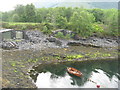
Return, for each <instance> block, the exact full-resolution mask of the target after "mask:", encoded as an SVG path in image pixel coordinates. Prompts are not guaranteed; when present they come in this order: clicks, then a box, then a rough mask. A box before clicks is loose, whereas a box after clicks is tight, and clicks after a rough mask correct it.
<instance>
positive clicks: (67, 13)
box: [0, 4, 119, 37]
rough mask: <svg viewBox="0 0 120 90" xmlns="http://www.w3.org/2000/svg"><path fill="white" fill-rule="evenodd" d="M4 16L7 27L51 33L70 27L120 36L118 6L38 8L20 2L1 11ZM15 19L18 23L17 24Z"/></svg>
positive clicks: (84, 32) (80, 31)
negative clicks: (9, 8) (106, 7)
mask: <svg viewBox="0 0 120 90" xmlns="http://www.w3.org/2000/svg"><path fill="white" fill-rule="evenodd" d="M0 15H2V21H3V23H2V24H3V28H13V29H19V30H26V29H35V30H36V29H38V30H41V31H43V32H45V33H51V30H56V29H68V30H72V31H74V32H76V33H77V34H78V35H80V36H84V37H88V36H90V35H92V34H93V33H94V32H95V33H97V34H98V35H99V34H100V35H102V34H106V35H111V36H118V35H119V33H118V10H117V9H84V8H79V7H74V8H71V7H68V8H66V7H55V8H35V6H34V5H33V4H27V5H17V6H16V7H15V10H13V11H9V12H0ZM4 22H10V23H4ZM11 22H15V23H14V25H13V23H11ZM17 22H22V23H23V24H21V23H17ZM31 22H33V23H31ZM25 23H26V24H25ZM36 23H37V24H36ZM101 25H102V26H101ZM58 37H59V35H58ZM61 37H62V36H61ZM66 37H69V35H67V36H66Z"/></svg>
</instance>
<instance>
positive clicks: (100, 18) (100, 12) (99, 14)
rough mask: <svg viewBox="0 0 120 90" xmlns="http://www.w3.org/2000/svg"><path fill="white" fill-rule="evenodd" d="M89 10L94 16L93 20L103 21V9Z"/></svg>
mask: <svg viewBox="0 0 120 90" xmlns="http://www.w3.org/2000/svg"><path fill="white" fill-rule="evenodd" d="M88 11H89V12H91V13H93V15H94V17H95V22H102V21H103V17H104V11H103V10H102V9H98V8H97V9H92V10H88Z"/></svg>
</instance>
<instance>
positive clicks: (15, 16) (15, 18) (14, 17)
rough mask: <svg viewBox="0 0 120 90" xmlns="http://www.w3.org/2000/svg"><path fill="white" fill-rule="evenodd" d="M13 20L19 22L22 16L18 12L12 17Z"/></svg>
mask: <svg viewBox="0 0 120 90" xmlns="http://www.w3.org/2000/svg"><path fill="white" fill-rule="evenodd" d="M12 21H13V22H19V21H20V17H19V15H18V14H14V15H13V17H12Z"/></svg>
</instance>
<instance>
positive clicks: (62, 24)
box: [56, 15, 67, 29]
mask: <svg viewBox="0 0 120 90" xmlns="http://www.w3.org/2000/svg"><path fill="white" fill-rule="evenodd" d="M56 25H57V27H58V28H63V29H65V28H66V26H67V19H66V17H63V16H60V15H59V16H57V18H56Z"/></svg>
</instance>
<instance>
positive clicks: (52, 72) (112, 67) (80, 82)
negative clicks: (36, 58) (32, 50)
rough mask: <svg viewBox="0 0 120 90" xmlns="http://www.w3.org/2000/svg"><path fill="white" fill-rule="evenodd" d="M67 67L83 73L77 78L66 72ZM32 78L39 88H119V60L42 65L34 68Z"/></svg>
mask: <svg viewBox="0 0 120 90" xmlns="http://www.w3.org/2000/svg"><path fill="white" fill-rule="evenodd" d="M66 67H74V68H76V69H78V70H80V71H81V72H82V73H83V75H84V76H83V77H81V78H80V77H76V76H73V75H70V74H68V73H67V72H66ZM30 74H31V75H30V76H31V77H32V79H33V80H34V82H35V84H36V86H37V87H38V88H96V84H95V83H93V82H91V81H88V79H89V78H90V79H91V80H92V81H94V82H96V83H99V84H100V85H101V88H118V81H119V80H120V73H118V61H117V60H109V61H108V60H104V61H101V60H100V61H84V62H66V63H65V62H64V63H59V64H42V65H39V66H38V67H33V70H31V72H30Z"/></svg>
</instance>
